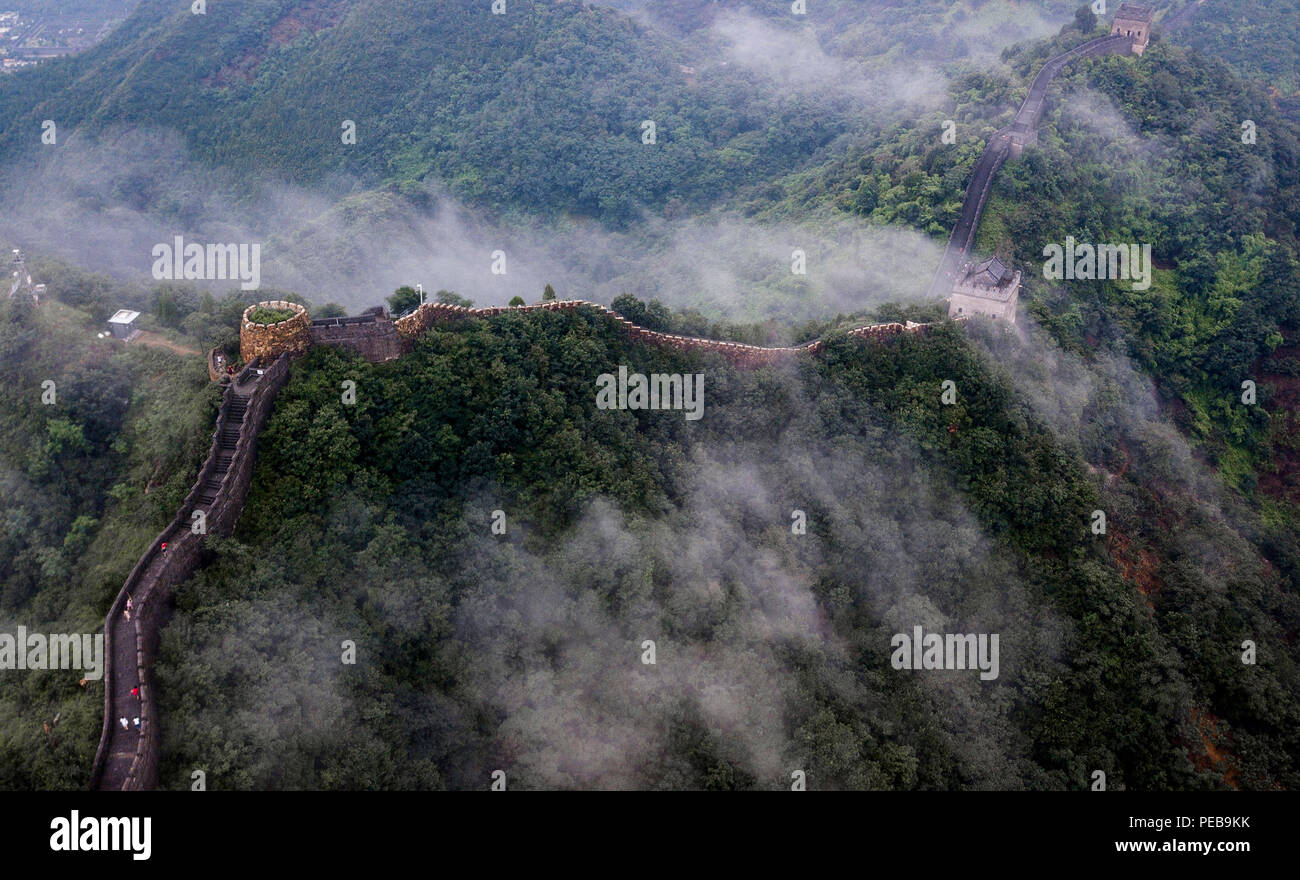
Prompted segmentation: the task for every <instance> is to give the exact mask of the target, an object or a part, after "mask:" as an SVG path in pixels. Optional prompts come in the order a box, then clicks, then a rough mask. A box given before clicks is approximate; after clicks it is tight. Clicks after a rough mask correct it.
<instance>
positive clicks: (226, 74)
mask: <svg viewBox="0 0 1300 880" xmlns="http://www.w3.org/2000/svg"><path fill="white" fill-rule="evenodd" d="M346 12H347V0H307V2H306V3H303V4H302V5H301V6H299V7H297V8H296V9H292V10H290V11H289V12H287V13H285V14H284V16H283V17H282V18H280V20H279V21H277V22H275V23H274V24H273V25H271V27H270V29H269V30H268V31H267V42H266V44H265V45H263V46H258V47H255V48H252V49H249V50H248V51H247V52H245V53H244V54H243V55H241V56H240V57H239V58H236V59H235V60H234V61H232V62H230V63H229V64H227V65H225V66H224V67H222V68H221V69H220V70H218V71H217V72H216V73H214V74H211V75H209V76H205V77H203V79H201V80H200V82H201V83H203V85H205V86H213V87H214V88H227V87H229V86H232V85H235V84H237V83H251V82H252V81H253V80H254V79H255V78H256V77H257V68H258V67H259V66H261V64H262V59H263V58H264V57H266V51H267V49H269V48H271V47H272V46H283V45H286V44H288V43H292V42H293V41H294V40H296V39H297V38H298V37H299V36H301V35H302V34H304V33H306V34H314V33H317V32H318V31H323V30H325V29H326V28H331V27H334V25H336V24H338V23H339V22H340V21H342V20H343V15H344V14H345V13H346Z"/></svg>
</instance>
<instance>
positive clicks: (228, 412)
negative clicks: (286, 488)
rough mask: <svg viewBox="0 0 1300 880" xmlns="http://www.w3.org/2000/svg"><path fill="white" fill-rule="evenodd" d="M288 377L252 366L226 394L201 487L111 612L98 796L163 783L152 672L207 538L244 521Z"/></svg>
mask: <svg viewBox="0 0 1300 880" xmlns="http://www.w3.org/2000/svg"><path fill="white" fill-rule="evenodd" d="M287 369H288V366H287V360H286V359H284V358H281V359H280V360H279V361H277V362H276V363H275V364H273V365H272V366H271V367H269V368H267V369H266V370H265V371H262V370H259V369H258V368H257V365H256V364H250V366H249V367H248V368H247V369H245V370H244V371H243V372H241V373H240V374H239V376H238V377H236V378H235V380H234V381H233V382H231V383H230V384H228V385H227V386H226V389H225V392H224V397H223V399H222V404H221V409H220V411H219V412H218V414H217V426H216V430H215V432H214V435H213V438H212V445H211V447H210V449H209V451H208V457H207V458H206V459H205V461H204V463H203V466H202V467H201V468H200V470H199V476H198V479H197V480H196V481H195V483H194V486H193V487H192V488H191V489H190V492H189V495H188V496H186V498H185V503H184V504H183V505H181V509H180V510H179V511H178V512H177V514H176V517H175V519H173V520H172V522H171V525H169V526H168V527H167V528H166V529H164V530H163V532H162V534H160V535H159V536H158V537H157V538H155V539H154V542H153V544H152V545H151V546H150V547H149V549H148V550H147V551H145V554H144V556H142V557H141V558H140V561H139V562H137V563H136V565H135V568H134V569H132V571H131V574H130V575H129V576H128V577H127V579H126V584H125V586H123V588H122V591H121V592H120V593H118V595H117V598H116V599H115V600H114V602H113V605H112V607H111V608H110V609H109V612H108V616H107V617H106V618H105V621H104V643H105V644H104V647H105V668H104V722H103V726H102V728H101V731H100V740H99V748H98V750H97V751H96V752H95V763H94V767H93V769H92V771H91V786H90V787H91V788H96V789H101V790H110V791H121V790H126V789H140V788H152V787H153V786H154V784H155V783H156V780H157V754H158V748H157V746H158V742H157V706H156V703H155V701H154V700H153V694H152V687H153V682H152V681H151V680H150V675H149V668H150V666H151V662H152V658H153V655H154V653H155V652H156V651H157V647H158V645H157V642H158V635H159V630H160V628H161V625H162V624H163V623H165V621H166V618H167V616H168V614H169V608H170V603H171V594H172V590H173V589H175V587H176V586H177V585H178V584H179V583H181V582H182V581H184V580H185V579H186V578H188V577H189V576H190V575H191V574H193V572H194V570H195V569H196V568H197V567H198V564H199V560H200V557H201V554H202V550H203V542H204V538H205V535H206V534H209V533H216V534H225V533H228V532H229V531H230V530H232V529H233V528H234V523H235V521H236V520H237V519H238V518H239V512H240V510H241V509H242V507H243V501H244V495H245V494H246V493H247V491H248V483H249V480H250V479H251V472H252V459H253V455H254V453H255V443H256V435H257V433H258V432H259V431H260V430H261V427H262V424H263V423H264V422H265V419H266V414H267V410H268V408H269V402H270V398H272V397H274V395H275V392H276V391H278V390H279V385H280V384H281V383H283V381H284V378H285V375H286V373H287ZM254 403H257V404H259V405H258V406H256V407H254V406H253V404H254ZM196 511H201V512H202V513H203V516H204V517H205V528H206V531H205V532H204V533H199V534H196V533H195V532H194V531H193V530H192V522H193V521H194V517H193V514H194V512H196ZM128 600H130V602H131V604H132V609H131V611H130V614H129V616H128V612H127V607H126V604H127V601H128ZM133 691H134V693H133ZM123 721H125V723H123Z"/></svg>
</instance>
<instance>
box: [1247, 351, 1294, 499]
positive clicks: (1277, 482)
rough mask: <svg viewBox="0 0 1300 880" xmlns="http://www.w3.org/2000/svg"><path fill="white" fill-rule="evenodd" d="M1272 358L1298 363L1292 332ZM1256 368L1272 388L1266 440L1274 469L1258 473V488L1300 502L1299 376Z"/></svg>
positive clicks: (1260, 364) (1263, 380) (1259, 366)
mask: <svg viewBox="0 0 1300 880" xmlns="http://www.w3.org/2000/svg"><path fill="white" fill-rule="evenodd" d="M1272 357H1273V358H1274V359H1276V360H1278V361H1289V362H1292V363H1300V345H1297V344H1296V339H1295V334H1294V333H1293V334H1290V338H1288V339H1287V340H1286V343H1285V344H1284V345H1282V346H1279V347H1278V348H1277V349H1276V350H1275V351H1274V352H1273V354H1272ZM1256 370H1257V375H1258V376H1259V381H1260V384H1261V385H1269V386H1271V387H1272V389H1273V398H1272V401H1271V402H1270V405H1269V410H1270V412H1272V413H1273V415H1274V419H1275V421H1274V424H1273V426H1272V428H1271V431H1270V436H1269V440H1270V443H1271V445H1272V453H1273V463H1274V464H1275V465H1276V469H1275V470H1273V471H1272V472H1266V473H1261V474H1260V475H1259V489H1260V491H1262V492H1264V493H1265V494H1268V495H1271V496H1272V497H1274V498H1280V499H1284V500H1286V501H1290V502H1292V503H1293V504H1300V376H1291V375H1287V374H1286V373H1270V372H1264V362H1262V361H1261V362H1260V363H1259V364H1257V365H1256Z"/></svg>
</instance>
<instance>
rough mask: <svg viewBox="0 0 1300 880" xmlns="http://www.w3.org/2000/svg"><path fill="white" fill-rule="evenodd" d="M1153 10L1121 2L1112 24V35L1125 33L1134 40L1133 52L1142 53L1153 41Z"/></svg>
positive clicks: (1135, 53)
mask: <svg viewBox="0 0 1300 880" xmlns="http://www.w3.org/2000/svg"><path fill="white" fill-rule="evenodd" d="M1151 14H1152V13H1151V10H1150V9H1149V8H1147V7H1146V6H1138V5H1137V4H1134V3H1121V4H1120V5H1119V11H1118V12H1116V13H1115V21H1114V23H1113V24H1111V26H1110V33H1111V36H1115V35H1118V34H1123V35H1124V36H1126V37H1130V38H1132V40H1133V54H1134V55H1141V54H1142V53H1143V52H1144V51H1146V48H1147V46H1148V45H1149V44H1150V42H1151Z"/></svg>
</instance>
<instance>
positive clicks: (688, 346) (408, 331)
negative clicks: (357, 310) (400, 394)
mask: <svg viewBox="0 0 1300 880" xmlns="http://www.w3.org/2000/svg"><path fill="white" fill-rule="evenodd" d="M576 309H590V310H592V311H595V312H599V313H600V314H602V315H604V316H605V317H607V318H609V319H610V320H611V321H613V322H614V323H615V326H616V327H617V328H618V329H619V330H620V331H621V332H622V333H624V334H625V335H627V336H628V337H629V338H631V339H635V340H636V341H638V342H642V343H645V344H647V345H655V346H659V347H663V348H672V349H676V350H679V351H712V352H717V353H718V354H721V355H722V356H723V357H725V358H727V360H729V361H731V362H732V363H733V364H735V365H737V366H740V367H760V366H766V365H768V364H774V363H778V362H781V361H786V360H790V359H792V358H795V357H798V356H800V355H815V354H817V353H818V352H820V351H821V350H822V347H823V345H824V343H823V341H822V340H820V339H818V340H814V341H813V342H807V343H804V344H803V345H797V346H778V347H769V346H762V345H748V344H746V343H743V342H725V341H723V340H720V339H703V338H701V337H698V336H678V335H676V334H673V333H664V332H662V331H659V330H650V329H648V328H646V327H642V326H640V325H638V324H633V323H632V322H631V321H629V320H628V319H627V318H624V317H623V316H622V315H620V314H619V313H618V312H615V311H614V310H613V309H611V308H608V307H607V306H602V305H600V304H599V303H593V302H588V301H586V300H581V299H566V300H555V301H552V302H543V303H533V304H532V305H526V306H491V307H488V308H482V309H474V308H469V307H466V306H456V305H450V304H448V303H425V304H423V305H421V306H420V307H419V308H417V309H416V310H415V311H413V312H411V313H410V314H409V315H405V316H404V317H401V318H398V319H397V320H396V321H395V322H394V323H395V324H396V326H397V332H398V334H399V335H400V336H401V338H402V341H403V342H404V343H405V344H406V345H407V346H408V347H409V346H410V345H411V344H413V343H414V341H415V340H416V339H417V338H418V337H419V336H420V335H421V334H422V333H424V332H426V331H427V330H428V329H429V328H430V327H432V326H433V325H434V324H439V323H445V322H449V321H455V320H458V319H461V318H490V317H492V316H494V315H500V314H502V313H504V312H527V311H538V310H540V311H574V310H576ZM930 326H931V325H930V324H914V323H912V322H911V321H908V322H907V323H906V324H900V323H894V322H891V323H885V324H868V325H865V326H862V327H856V328H854V329H852V330H850V331H848V335H849V336H852V337H854V338H857V339H877V340H878V339H883V338H885V337H887V336H893V335H896V334H899V333H917V332H923V329H924V328H928V327H930Z"/></svg>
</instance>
